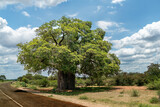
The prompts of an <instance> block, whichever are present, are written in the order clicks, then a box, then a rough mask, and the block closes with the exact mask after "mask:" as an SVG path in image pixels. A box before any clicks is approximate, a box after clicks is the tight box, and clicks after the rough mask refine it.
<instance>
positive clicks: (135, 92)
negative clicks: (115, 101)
mask: <svg viewBox="0 0 160 107" xmlns="http://www.w3.org/2000/svg"><path fill="white" fill-rule="evenodd" d="M131 96H132V97H139V96H140V95H139V92H138V91H137V90H132V93H131Z"/></svg>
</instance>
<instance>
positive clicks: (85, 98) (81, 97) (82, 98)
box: [79, 95, 88, 100]
mask: <svg viewBox="0 0 160 107" xmlns="http://www.w3.org/2000/svg"><path fill="white" fill-rule="evenodd" d="M79 99H81V100H87V99H88V97H87V96H85V95H84V96H80V97H79Z"/></svg>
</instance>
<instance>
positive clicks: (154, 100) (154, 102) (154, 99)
mask: <svg viewBox="0 0 160 107" xmlns="http://www.w3.org/2000/svg"><path fill="white" fill-rule="evenodd" d="M158 102H159V99H158V98H157V97H152V98H151V99H150V103H152V104H156V103H158Z"/></svg>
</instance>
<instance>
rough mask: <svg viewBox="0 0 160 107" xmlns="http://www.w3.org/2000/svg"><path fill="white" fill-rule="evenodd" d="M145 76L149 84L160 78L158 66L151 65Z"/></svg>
mask: <svg viewBox="0 0 160 107" xmlns="http://www.w3.org/2000/svg"><path fill="white" fill-rule="evenodd" d="M145 74H146V77H147V79H148V81H149V82H153V81H155V80H158V79H159V78H160V64H153V63H151V64H150V65H149V66H148V70H147V71H146V72H145Z"/></svg>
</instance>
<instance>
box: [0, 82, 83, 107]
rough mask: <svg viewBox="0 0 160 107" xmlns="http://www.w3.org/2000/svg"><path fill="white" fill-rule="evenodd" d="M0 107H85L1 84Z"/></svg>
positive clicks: (8, 84) (7, 84)
mask: <svg viewBox="0 0 160 107" xmlns="http://www.w3.org/2000/svg"><path fill="white" fill-rule="evenodd" d="M0 107H85V106H82V105H79V104H74V103H71V102H65V101H61V100H57V99H53V98H48V97H44V96H40V95H35V94H32V93H29V92H26V91H22V90H18V89H16V88H13V87H11V86H10V83H1V84H0Z"/></svg>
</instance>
